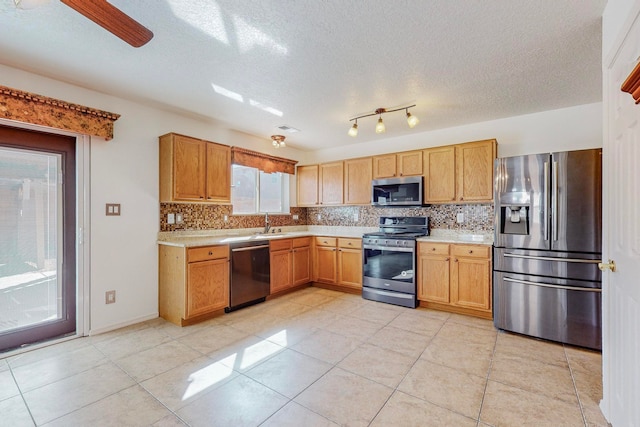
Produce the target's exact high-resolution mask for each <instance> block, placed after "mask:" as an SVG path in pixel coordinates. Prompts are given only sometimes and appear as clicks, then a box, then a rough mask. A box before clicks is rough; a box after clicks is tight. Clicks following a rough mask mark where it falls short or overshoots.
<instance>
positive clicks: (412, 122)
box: [347, 104, 420, 137]
mask: <svg viewBox="0 0 640 427" xmlns="http://www.w3.org/2000/svg"><path fill="white" fill-rule="evenodd" d="M415 106H416V104H413V105H409V106H407V107H402V108H396V109H393V110H387V109H386V108H378V109H376V111H374V112H373V113H371V114H363V115H362V116H358V117H354V118H352V119H349V121H350V122H351V121H354V123H353V126H351V128H350V129H349V132H348V133H347V134H348V135H349V136H353V137H356V136H358V119H361V118H363V117H371V116H378V123H376V133H385V131H386V130H387V128H386V126H385V125H384V122H383V121H382V115H383V114H386V113H393V112H395V111H402V110H404V111H405V112H406V113H407V124H408V125H409V127H410V128H412V129H413V128H414V127H415V126H416V125H417V124H418V123H420V120H418V118H417V117H416V116H414V115H412V114H411V113H410V112H409V108H412V107H415Z"/></svg>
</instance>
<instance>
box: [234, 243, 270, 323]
mask: <svg viewBox="0 0 640 427" xmlns="http://www.w3.org/2000/svg"><path fill="white" fill-rule="evenodd" d="M230 250H231V273H230V276H231V277H230V278H229V286H230V292H229V308H227V309H225V311H227V312H229V311H233V310H237V309H239V308H242V307H246V306H248V305H252V304H257V303H259V302H263V301H264V300H265V298H266V297H267V296H268V295H269V288H270V277H271V270H270V268H269V243H268V241H258V242H242V243H233V244H231V245H230Z"/></svg>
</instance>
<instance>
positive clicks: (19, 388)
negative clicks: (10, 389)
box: [7, 362, 38, 426]
mask: <svg viewBox="0 0 640 427" xmlns="http://www.w3.org/2000/svg"><path fill="white" fill-rule="evenodd" d="M7 367H8V368H9V372H10V373H11V378H13V382H14V384H15V385H16V388H17V389H18V392H19V393H20V398H21V399H22V403H23V404H24V407H25V408H26V409H27V412H28V413H29V417H31V421H33V425H34V426H37V425H38V423H36V419H35V418H34V417H33V414H32V413H31V408H29V405H28V404H27V399H25V398H24V394H23V393H22V388H21V387H20V384H18V380H16V376H15V375H14V373H13V368H12V367H11V365H10V364H9V363H8V362H7Z"/></svg>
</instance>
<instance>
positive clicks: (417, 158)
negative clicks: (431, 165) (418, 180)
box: [396, 150, 422, 176]
mask: <svg viewBox="0 0 640 427" xmlns="http://www.w3.org/2000/svg"><path fill="white" fill-rule="evenodd" d="M396 156H397V163H398V167H397V173H398V175H397V176H416V175H422V150H418V151H405V152H403V153H398V154H397V155H396Z"/></svg>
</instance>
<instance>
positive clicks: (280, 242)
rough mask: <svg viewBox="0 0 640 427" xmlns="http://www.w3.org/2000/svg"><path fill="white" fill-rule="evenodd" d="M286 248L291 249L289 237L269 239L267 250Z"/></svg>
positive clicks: (282, 249)
mask: <svg viewBox="0 0 640 427" xmlns="http://www.w3.org/2000/svg"><path fill="white" fill-rule="evenodd" d="M287 249H291V239H273V240H271V241H269V250H270V251H271V252H273V251H284V250H287Z"/></svg>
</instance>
